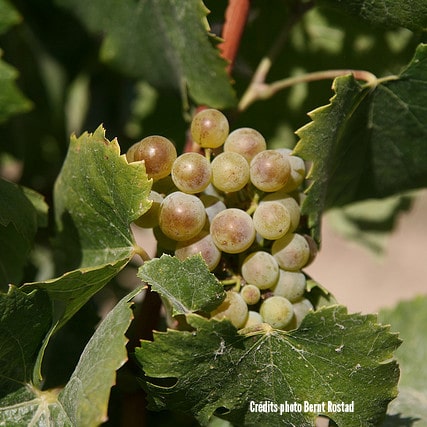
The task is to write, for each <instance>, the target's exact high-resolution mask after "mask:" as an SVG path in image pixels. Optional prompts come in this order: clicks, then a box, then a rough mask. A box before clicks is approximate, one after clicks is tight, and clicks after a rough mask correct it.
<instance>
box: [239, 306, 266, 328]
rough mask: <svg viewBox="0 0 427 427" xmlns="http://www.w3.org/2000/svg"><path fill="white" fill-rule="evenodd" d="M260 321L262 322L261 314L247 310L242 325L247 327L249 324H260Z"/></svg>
mask: <svg viewBox="0 0 427 427" xmlns="http://www.w3.org/2000/svg"><path fill="white" fill-rule="evenodd" d="M261 323H263V320H262V316H261V315H260V314H259V313H258V312H257V311H253V310H249V311H248V318H247V319H246V323H245V324H244V325H243V327H244V328H249V327H250V326H255V325H260V324H261Z"/></svg>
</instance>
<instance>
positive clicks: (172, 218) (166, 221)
mask: <svg viewBox="0 0 427 427" xmlns="http://www.w3.org/2000/svg"><path fill="white" fill-rule="evenodd" d="M205 221H206V212H205V207H204V206H203V203H202V202H201V201H200V199H198V198H197V197H196V196H193V195H191V194H185V193H182V192H180V191H176V192H174V193H171V194H169V195H168V196H166V197H165V199H164V200H163V202H162V204H161V206H160V215H159V226H160V228H161V230H162V231H163V233H165V234H166V236H168V237H170V238H171V239H174V240H177V241H183V240H189V239H191V238H193V237H194V236H196V235H197V234H199V233H200V232H201V231H202V229H203V226H204V224H205Z"/></svg>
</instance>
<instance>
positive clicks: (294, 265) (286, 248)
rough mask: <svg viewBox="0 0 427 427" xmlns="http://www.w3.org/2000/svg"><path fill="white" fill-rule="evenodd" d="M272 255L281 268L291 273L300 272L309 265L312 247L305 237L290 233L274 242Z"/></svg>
mask: <svg viewBox="0 0 427 427" xmlns="http://www.w3.org/2000/svg"><path fill="white" fill-rule="evenodd" d="M271 253H272V254H273V256H274V258H276V260H277V262H278V264H279V266H280V267H281V268H283V269H284V270H289V271H298V270H301V269H302V268H303V267H304V266H305V265H306V264H307V261H308V259H309V256H310V247H309V246H308V243H307V240H305V239H304V237H303V236H301V235H300V234H295V233H289V234H286V235H285V236H283V237H282V238H280V239H278V240H275V241H274V243H273V245H272V247H271Z"/></svg>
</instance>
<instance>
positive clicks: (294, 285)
mask: <svg viewBox="0 0 427 427" xmlns="http://www.w3.org/2000/svg"><path fill="white" fill-rule="evenodd" d="M305 287H306V280H305V276H304V274H303V273H301V272H300V271H285V270H283V269H280V275H279V280H278V281H277V283H276V284H275V285H274V287H273V288H272V289H271V290H272V291H273V293H274V295H276V296H279V297H284V298H286V299H288V300H289V301H290V302H295V301H298V300H299V299H301V298H302V297H303V295H304V292H305Z"/></svg>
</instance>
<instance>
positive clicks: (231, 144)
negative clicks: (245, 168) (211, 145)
mask: <svg viewBox="0 0 427 427" xmlns="http://www.w3.org/2000/svg"><path fill="white" fill-rule="evenodd" d="M266 148H267V144H266V142H265V139H264V137H263V136H262V135H261V134H260V133H259V132H258V131H257V130H255V129H252V128H248V127H244V128H239V129H236V130H234V131H233V132H231V133H230V135H228V137H227V139H226V140H225V143H224V152H233V153H239V154H241V155H242V156H243V157H244V158H245V159H246V160H247V162H248V163H250V162H251V160H252V159H253V158H254V157H255V156H256V155H257V154H258V153H260V152H261V151H264V150H265V149H266Z"/></svg>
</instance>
